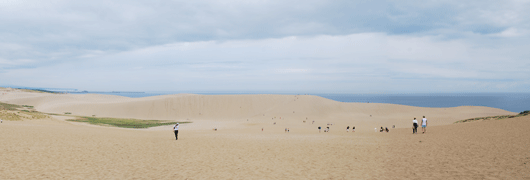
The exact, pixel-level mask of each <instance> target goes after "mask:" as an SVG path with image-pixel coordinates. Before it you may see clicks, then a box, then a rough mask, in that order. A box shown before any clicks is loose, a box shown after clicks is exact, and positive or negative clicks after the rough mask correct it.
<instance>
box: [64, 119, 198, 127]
mask: <svg viewBox="0 0 530 180" xmlns="http://www.w3.org/2000/svg"><path fill="white" fill-rule="evenodd" d="M68 121H73V122H86V123H90V124H94V125H110V126H115V127H122V128H149V127H155V126H164V125H171V124H175V123H177V122H174V121H162V120H140V119H121V118H105V117H81V118H78V119H70V120H68ZM179 123H189V122H179Z"/></svg>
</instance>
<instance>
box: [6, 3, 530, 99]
mask: <svg viewBox="0 0 530 180" xmlns="http://www.w3.org/2000/svg"><path fill="white" fill-rule="evenodd" d="M0 86H26V87H44V88H74V89H79V90H93V91H94V90H97V91H178V92H191V93H193V92H198V91H202V92H204V91H208V92H218V91H228V92H292V93H417V92H420V93H429V92H530V91H529V89H530V1H528V0H503V1H488V0H478V1H472V0H470V1H457V0H455V1H440V0H433V1H406V0H403V1H393V0H392V1H353V0H345V1H340V0H337V1H330V0H322V1H319V0H292V1H289V0H278V1H273V0H244V1H233V0H220V1H213V0H197V1H189V0H186V1H184V0H183V1H169V0H163V1H133V0H123V1H120V0H116V1H107V0H105V1H103V0H102V1H99V0H92V1H53V0H49V1H40V0H35V1H32V0H0Z"/></svg>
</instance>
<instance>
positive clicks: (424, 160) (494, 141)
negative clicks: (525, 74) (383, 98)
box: [0, 91, 530, 179]
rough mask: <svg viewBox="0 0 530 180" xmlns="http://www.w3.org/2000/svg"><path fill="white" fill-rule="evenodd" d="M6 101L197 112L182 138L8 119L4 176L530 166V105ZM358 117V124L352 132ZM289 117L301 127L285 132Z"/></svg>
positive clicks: (158, 115)
mask: <svg viewBox="0 0 530 180" xmlns="http://www.w3.org/2000/svg"><path fill="white" fill-rule="evenodd" d="M0 101H2V102H9V103H16V104H25V105H33V106H35V108H36V109H37V110H39V111H44V112H55V113H64V112H72V113H73V114H77V115H92V114H95V115H97V116H109V117H133V118H144V119H168V120H184V119H190V121H192V122H193V123H191V124H183V125H181V131H180V139H179V140H178V141H175V140H174V137H173V133H172V131H171V126H163V127H155V128H150V129H145V130H136V129H121V128H113V127H100V126H94V125H86V124H84V123H73V122H67V121H64V117H57V116H55V117H52V118H51V119H44V120H26V121H4V123H2V124H0V144H1V145H2V146H0V152H1V153H0V179H39V178H53V179H58V178H65V179H87V178H90V179H94V178H99V179H106V178H110V179H118V178H119V179H123V178H125V179H134V178H137V179H214V178H216V179H382V178H390V179H419V178H432V179H447V178H450V179H484V178H501V179H514V178H519V179H521V178H530V176H529V169H528V168H529V164H530V159H529V158H530V152H529V151H528V149H529V147H528V145H529V144H530V142H529V139H530V138H528V137H530V133H529V132H528V131H527V130H526V127H529V125H530V119H529V118H528V117H521V118H514V119H509V120H497V121H484V122H473V123H465V124H451V123H452V122H454V121H456V120H461V119H465V118H470V117H478V116H489V115H500V114H514V113H511V112H506V111H503V110H499V109H494V108H486V107H457V108H440V109H439V108H418V107H410V106H401V105H390V104H372V103H370V104H366V103H339V102H335V101H331V100H327V99H324V98H319V97H314V96H296V97H295V96H287V95H286V96H279V95H234V96H202V95H170V96H161V97H149V98H139V99H134V98H124V97H116V96H102V95H54V94H46V93H27V92H14V91H10V92H8V94H3V95H0ZM293 111H295V112H294V113H293ZM264 114H265V116H264ZM370 114H371V115H372V117H370V116H369V115H370ZM422 115H426V116H427V118H429V124H430V125H433V126H429V128H428V131H427V134H416V135H412V134H411V130H410V124H411V117H414V116H415V117H418V118H420V116H422ZM274 117H276V119H273V118H274ZM279 117H282V119H279ZM306 117H308V120H307V121H306V123H303V120H305V118H306ZM247 119H248V121H247ZM313 120H315V124H311V121H313ZM273 122H277V124H276V125H273ZM327 123H333V124H334V125H332V126H330V128H331V132H329V133H318V130H317V127H318V126H323V127H326V126H327V125H326V124H327ZM393 124H395V125H396V126H397V127H398V128H397V129H391V132H390V133H379V132H377V133H376V132H373V128H374V127H379V126H389V127H390V126H391V125H393ZM347 125H349V126H356V127H357V129H358V130H357V132H355V133H352V132H349V133H347V132H346V129H345V127H346V126H347ZM214 127H217V128H218V129H219V130H218V131H213V130H211V129H212V128H214ZM287 127H288V128H290V133H285V132H284V128H287ZM261 128H264V131H261ZM420 141H421V142H420Z"/></svg>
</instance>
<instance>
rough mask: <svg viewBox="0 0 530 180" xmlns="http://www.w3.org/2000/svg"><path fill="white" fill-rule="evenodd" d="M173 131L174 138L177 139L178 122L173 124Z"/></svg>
mask: <svg viewBox="0 0 530 180" xmlns="http://www.w3.org/2000/svg"><path fill="white" fill-rule="evenodd" d="M173 131H174V132H175V140H179V123H177V124H175V126H173Z"/></svg>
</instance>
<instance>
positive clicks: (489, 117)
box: [455, 111, 530, 123]
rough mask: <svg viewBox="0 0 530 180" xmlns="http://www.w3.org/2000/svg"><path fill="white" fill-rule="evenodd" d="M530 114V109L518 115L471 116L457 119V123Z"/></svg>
mask: <svg viewBox="0 0 530 180" xmlns="http://www.w3.org/2000/svg"><path fill="white" fill-rule="evenodd" d="M528 114H530V111H523V112H520V113H519V114H517V115H502V116H488V117H477V118H469V119H464V120H460V121H456V122H455V123H465V122H473V121H483V120H499V119H508V118H514V117H519V116H527V115H528Z"/></svg>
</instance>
